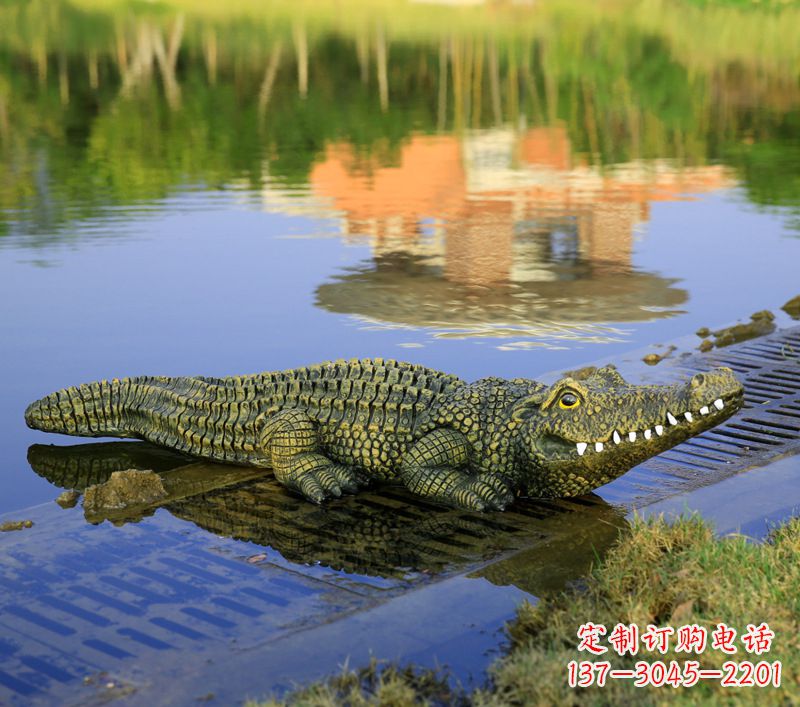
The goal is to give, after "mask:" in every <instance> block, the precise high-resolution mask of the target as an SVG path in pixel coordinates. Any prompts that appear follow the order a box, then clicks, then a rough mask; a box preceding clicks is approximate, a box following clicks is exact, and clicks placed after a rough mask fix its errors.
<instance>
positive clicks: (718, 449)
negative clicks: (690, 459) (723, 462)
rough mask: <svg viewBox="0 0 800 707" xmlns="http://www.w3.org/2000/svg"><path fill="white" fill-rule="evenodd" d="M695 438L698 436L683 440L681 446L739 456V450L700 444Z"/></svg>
mask: <svg viewBox="0 0 800 707" xmlns="http://www.w3.org/2000/svg"><path fill="white" fill-rule="evenodd" d="M696 439H698V438H695V439H691V440H687V441H686V442H683V443H682V444H681V447H697V449H704V450H706V451H707V452H715V453H717V454H727V455H728V456H729V457H738V456H739V452H738V451H732V450H730V449H723V448H722V447H720V446H713V447H712V446H710V445H707V444H700V443H698V442H697V441H695V440H696Z"/></svg>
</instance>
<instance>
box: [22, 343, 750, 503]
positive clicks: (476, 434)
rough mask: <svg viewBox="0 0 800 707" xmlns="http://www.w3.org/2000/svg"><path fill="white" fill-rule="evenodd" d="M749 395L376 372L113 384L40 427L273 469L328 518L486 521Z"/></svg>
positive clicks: (727, 383) (414, 370) (707, 383)
mask: <svg viewBox="0 0 800 707" xmlns="http://www.w3.org/2000/svg"><path fill="white" fill-rule="evenodd" d="M741 401H742V386H741V384H740V383H739V382H738V381H737V379H736V377H735V376H734V375H733V372H732V371H730V370H729V369H726V368H718V369H715V370H713V371H710V372H707V373H698V374H697V375H695V376H694V377H692V378H691V380H689V381H688V382H686V383H684V384H678V385H667V386H650V385H647V386H636V385H631V384H629V383H627V382H626V381H625V380H624V379H623V378H622V376H621V375H620V374H619V373H618V372H617V371H616V369H614V367H613V366H606V367H604V368H600V369H596V370H592V371H590V372H588V373H586V374H584V375H577V374H576V375H572V376H567V377H565V378H562V379H561V380H559V381H557V382H556V383H554V384H553V385H550V386H547V385H544V384H542V383H537V382H536V381H532V380H528V379H522V378H515V379H513V380H503V379H500V378H484V379H481V380H479V381H477V382H475V383H466V382H464V381H462V380H460V379H459V378H457V377H455V376H452V375H448V374H446V373H442V372H440V371H436V370H432V369H430V368H425V367H423V366H419V365H412V364H409V363H401V362H397V361H389V360H387V361H384V360H382V359H373V360H370V359H362V360H356V359H353V360H350V361H335V362H330V363H324V364H321V365H317V366H310V367H307V368H298V369H294V370H288V371H280V372H274V373H260V374H255V375H249V376H235V377H227V378H206V377H173V378H170V377H149V376H142V377H137V378H125V379H121V380H120V379H114V380H112V381H110V382H109V381H100V382H95V383H90V384H84V385H81V386H78V387H72V388H65V389H64V390H60V391H58V392H56V393H52V394H51V395H48V396H47V397H44V398H42V399H41V400H38V401H36V402H34V403H33V404H31V405H30V406H29V407H28V409H27V410H26V412H25V419H26V422H27V423H28V425H29V426H30V427H33V428H35V429H39V430H44V431H47V432H60V433H62V434H69V435H81V436H89V437H134V438H139V439H145V440H148V441H150V442H153V443H155V444H159V445H163V446H167V447H171V448H172V449H175V450H177V451H180V452H183V453H186V454H190V455H193V456H196V457H201V458H205V459H210V460H214V461H219V462H225V463H229V464H239V465H245V466H256V467H271V468H272V469H273V471H274V474H275V477H276V478H277V479H278V481H280V482H281V483H282V484H283V485H284V486H286V487H288V488H290V489H292V490H294V491H296V492H298V493H300V494H302V495H303V496H305V498H307V499H308V500H310V501H313V502H315V503H321V502H322V501H324V500H325V499H326V498H329V497H332V496H340V495H341V494H342V493H354V492H356V491H357V490H358V489H359V488H360V487H363V486H365V485H366V484H367V483H369V481H370V480H372V479H380V480H389V479H399V480H400V481H402V482H403V484H405V486H406V487H407V488H408V489H409V490H410V491H412V492H413V493H416V494H419V495H421V496H425V497H427V498H429V499H431V500H433V501H437V502H441V503H445V504H448V505H451V506H456V507H459V508H466V509H472V510H501V509H503V508H505V506H506V505H507V504H508V503H510V502H511V501H512V499H513V498H514V496H515V495H517V494H526V495H529V496H535V497H540V498H546V497H556V496H577V495H581V494H585V493H588V492H590V491H591V490H593V489H595V488H597V487H599V486H602V485H603V484H605V483H608V482H609V481H611V480H612V479H614V478H616V477H618V476H620V475H621V474H623V473H624V472H625V471H627V470H628V469H630V468H631V467H633V466H635V465H636V464H639V463H640V462H642V461H644V460H645V459H647V458H648V457H651V456H653V455H654V454H658V453H659V452H662V451H664V450H665V449H668V448H669V447H672V446H674V445H675V444H678V443H679V442H681V441H683V440H685V439H687V438H688V437H691V436H692V435H695V434H698V433H699V432H702V431H703V430H706V429H708V428H710V427H713V426H714V425H716V424H718V423H720V422H722V421H723V420H725V419H727V418H728V417H729V416H730V415H731V414H733V413H734V412H735V411H736V410H738V409H739V407H740V406H741Z"/></svg>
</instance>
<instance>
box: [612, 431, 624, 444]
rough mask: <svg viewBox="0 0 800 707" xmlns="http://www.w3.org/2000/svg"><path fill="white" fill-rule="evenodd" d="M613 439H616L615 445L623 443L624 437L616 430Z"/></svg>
mask: <svg viewBox="0 0 800 707" xmlns="http://www.w3.org/2000/svg"><path fill="white" fill-rule="evenodd" d="M613 437H614V444H619V443H620V442H621V441H622V437H620V436H619V432H617V431H616V430H614V434H613Z"/></svg>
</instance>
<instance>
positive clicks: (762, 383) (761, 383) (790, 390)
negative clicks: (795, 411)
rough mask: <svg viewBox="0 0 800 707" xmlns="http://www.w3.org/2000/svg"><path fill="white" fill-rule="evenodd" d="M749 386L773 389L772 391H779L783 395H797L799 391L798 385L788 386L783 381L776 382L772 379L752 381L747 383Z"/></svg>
mask: <svg viewBox="0 0 800 707" xmlns="http://www.w3.org/2000/svg"><path fill="white" fill-rule="evenodd" d="M748 385H750V387H751V388H752V387H758V388H764V389H766V390H774V391H781V392H782V395H783V396H787V395H797V393H798V391H800V386H794V387H792V386H789V385H786V383H783V382H780V383H779V382H777V381H773V380H764V379H763V378H762V379H761V380H756V381H754V382H753V383H749V384H748Z"/></svg>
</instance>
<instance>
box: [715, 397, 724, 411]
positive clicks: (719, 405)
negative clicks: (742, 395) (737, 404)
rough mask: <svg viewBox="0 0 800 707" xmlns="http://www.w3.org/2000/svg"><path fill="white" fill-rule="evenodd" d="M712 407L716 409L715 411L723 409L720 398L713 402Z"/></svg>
mask: <svg viewBox="0 0 800 707" xmlns="http://www.w3.org/2000/svg"><path fill="white" fill-rule="evenodd" d="M714 407H715V408H717V410H722V408H724V407H725V403H723V402H722V398H717V399H716V400H715V401H714Z"/></svg>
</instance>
